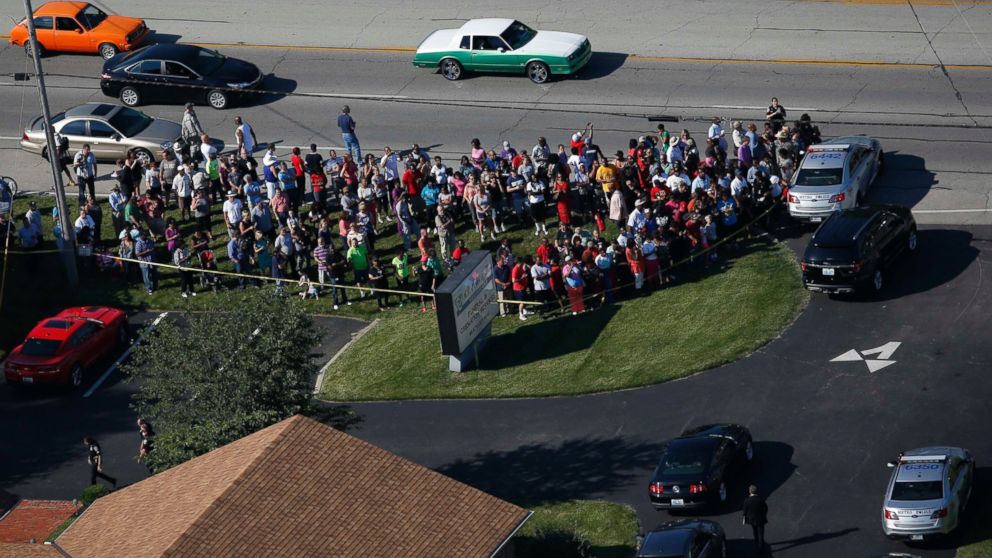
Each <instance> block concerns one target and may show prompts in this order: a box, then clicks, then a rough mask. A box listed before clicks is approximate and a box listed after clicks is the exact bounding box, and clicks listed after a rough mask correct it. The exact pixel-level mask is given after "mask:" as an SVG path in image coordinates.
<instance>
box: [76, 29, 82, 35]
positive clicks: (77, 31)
mask: <svg viewBox="0 0 992 558" xmlns="http://www.w3.org/2000/svg"><path fill="white" fill-rule="evenodd" d="M76 33H79V34H80V35H82V34H83V30H82V29H80V28H78V27H77V28H76Z"/></svg>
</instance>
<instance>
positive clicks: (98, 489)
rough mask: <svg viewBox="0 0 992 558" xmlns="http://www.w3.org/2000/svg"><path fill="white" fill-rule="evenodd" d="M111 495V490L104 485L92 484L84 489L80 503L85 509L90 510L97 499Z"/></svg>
mask: <svg viewBox="0 0 992 558" xmlns="http://www.w3.org/2000/svg"><path fill="white" fill-rule="evenodd" d="M107 494H110V490H109V489H107V487H106V486H104V485H102V484H92V485H90V486H87V487H86V488H84V489H83V493H82V494H81V495H80V496H79V501H80V503H82V504H83V508H84V509H85V508H88V507H89V506H90V504H92V503H93V502H95V501H96V499H97V498H102V497H104V496H106V495H107Z"/></svg>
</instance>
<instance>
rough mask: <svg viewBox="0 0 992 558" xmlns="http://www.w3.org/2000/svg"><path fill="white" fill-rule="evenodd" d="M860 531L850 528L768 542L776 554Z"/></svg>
mask: <svg viewBox="0 0 992 558" xmlns="http://www.w3.org/2000/svg"><path fill="white" fill-rule="evenodd" d="M856 531H860V529H859V528H857V527H848V528H846V529H841V530H839V531H828V532H824V533H813V534H812V535H807V536H805V537H797V538H795V539H789V540H785V541H775V542H768V547H769V548H770V549H771V550H773V551H775V552H782V551H783V550H789V549H791V548H796V547H797V546H805V545H807V544H813V543H818V542H822V541H828V540H830V539H836V538H838V537H843V536H844V535H848V534H851V533H854V532H856Z"/></svg>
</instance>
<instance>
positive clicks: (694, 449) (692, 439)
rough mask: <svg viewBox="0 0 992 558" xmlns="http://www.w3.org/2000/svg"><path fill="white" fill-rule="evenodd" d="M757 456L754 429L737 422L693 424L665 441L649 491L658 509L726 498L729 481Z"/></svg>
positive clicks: (686, 506)
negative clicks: (678, 434) (753, 437)
mask: <svg viewBox="0 0 992 558" xmlns="http://www.w3.org/2000/svg"><path fill="white" fill-rule="evenodd" d="M753 459H754V445H753V444H752V443H751V433H750V432H749V431H748V429H747V428H745V427H743V426H740V425H738V424H708V425H705V426H699V427H696V428H691V429H689V430H686V431H685V432H683V433H682V435H681V436H679V437H678V438H675V439H674V440H670V441H668V442H666V443H665V444H664V446H663V453H662V455H661V462H660V463H659V464H658V467H657V468H656V469H655V470H654V475H653V476H652V477H651V483H650V484H649V485H648V495H649V496H650V498H651V503H652V504H654V507H655V508H658V509H681V508H698V507H703V506H707V505H711V504H720V503H723V502H726V501H727V483H728V482H729V481H730V480H732V479H733V478H734V477H735V476H737V475H738V474H739V473H740V472H741V471H742V470H743V469H744V468H745V467H746V466H747V465H748V464H750V463H751V461H752V460H753Z"/></svg>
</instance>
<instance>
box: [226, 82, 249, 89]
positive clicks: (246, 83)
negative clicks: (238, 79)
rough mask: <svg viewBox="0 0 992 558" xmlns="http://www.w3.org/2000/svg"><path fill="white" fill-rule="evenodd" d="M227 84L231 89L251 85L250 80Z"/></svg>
mask: <svg viewBox="0 0 992 558" xmlns="http://www.w3.org/2000/svg"><path fill="white" fill-rule="evenodd" d="M227 86H228V87H230V88H231V89H245V88H246V87H251V82H250V81H246V82H244V83H228V84H227Z"/></svg>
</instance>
